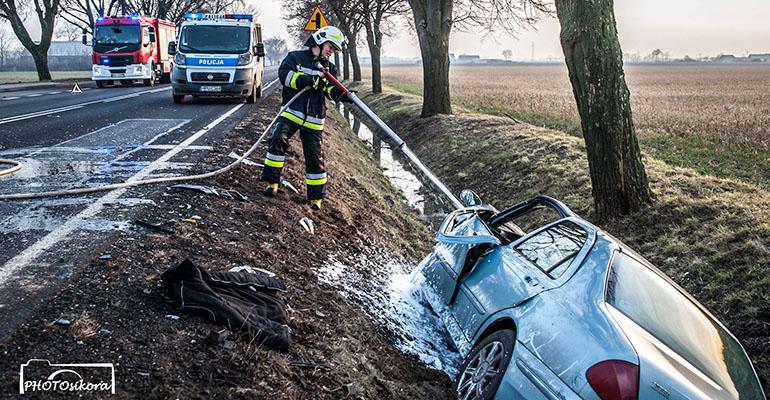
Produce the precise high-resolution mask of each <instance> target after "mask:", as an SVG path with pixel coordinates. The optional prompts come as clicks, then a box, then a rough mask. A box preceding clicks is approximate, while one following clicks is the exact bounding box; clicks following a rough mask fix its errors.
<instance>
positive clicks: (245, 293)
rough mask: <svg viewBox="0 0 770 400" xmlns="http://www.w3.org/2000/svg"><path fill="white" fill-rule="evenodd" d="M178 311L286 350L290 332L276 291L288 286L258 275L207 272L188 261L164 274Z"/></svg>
mask: <svg viewBox="0 0 770 400" xmlns="http://www.w3.org/2000/svg"><path fill="white" fill-rule="evenodd" d="M161 279H162V280H163V285H164V286H165V287H166V290H168V293H169V295H170V296H171V298H172V299H173V300H174V303H175V305H176V307H177V308H179V309H180V310H184V311H188V312H191V313H195V314H199V315H201V316H202V317H205V318H208V319H210V320H212V321H214V322H215V323H217V324H220V325H223V326H225V327H227V328H228V329H230V330H231V331H234V332H241V333H244V334H247V335H249V337H250V338H252V339H254V342H255V343H259V344H261V345H264V346H266V347H269V348H272V349H276V350H281V351H287V350H288V348H289V332H290V329H289V327H288V326H287V325H286V320H287V318H286V312H285V311H284V306H283V302H282V301H281V300H280V299H279V298H278V297H277V292H285V291H286V286H284V284H283V283H282V282H281V281H280V280H278V279H277V278H275V277H272V276H269V275H268V274H265V273H262V272H257V273H249V272H245V271H242V272H210V273H209V272H206V271H204V270H203V269H201V268H200V267H198V266H197V265H195V264H194V263H193V262H192V261H190V260H189V259H188V260H185V261H184V262H182V264H180V265H179V266H177V267H174V268H171V269H169V270H168V271H166V272H164V273H163V274H162V275H161Z"/></svg>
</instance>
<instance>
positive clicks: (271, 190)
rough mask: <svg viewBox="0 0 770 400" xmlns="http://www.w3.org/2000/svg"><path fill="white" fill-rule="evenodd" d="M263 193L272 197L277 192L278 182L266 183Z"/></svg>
mask: <svg viewBox="0 0 770 400" xmlns="http://www.w3.org/2000/svg"><path fill="white" fill-rule="evenodd" d="M263 193H264V194H265V195H266V196H270V197H274V196H275V195H276V194H278V184H277V183H269V184H267V187H266V188H265V191H264V192H263Z"/></svg>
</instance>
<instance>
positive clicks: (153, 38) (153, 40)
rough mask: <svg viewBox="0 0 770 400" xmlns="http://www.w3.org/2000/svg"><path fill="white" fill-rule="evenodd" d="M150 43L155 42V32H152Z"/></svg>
mask: <svg viewBox="0 0 770 400" xmlns="http://www.w3.org/2000/svg"><path fill="white" fill-rule="evenodd" d="M150 43H155V34H154V33H151V34H150Z"/></svg>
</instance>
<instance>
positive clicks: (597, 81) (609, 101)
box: [556, 0, 652, 221]
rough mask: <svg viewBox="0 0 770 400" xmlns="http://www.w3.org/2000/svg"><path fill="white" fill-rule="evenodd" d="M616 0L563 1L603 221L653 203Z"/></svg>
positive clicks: (569, 56)
mask: <svg viewBox="0 0 770 400" xmlns="http://www.w3.org/2000/svg"><path fill="white" fill-rule="evenodd" d="M613 7H614V6H613V0H594V1H587V0H557V1H556V11H557V15H558V18H559V22H560V24H561V45H562V49H563V51H564V57H565V59H566V62H567V69H568V70H569V77H570V81H571V82H572V91H573V93H574V95H575V100H576V101H577V106H578V111H579V113H580V121H581V127H582V129H583V137H584V139H585V143H586V152H587V153H588V167H589V173H590V175H591V184H592V187H593V197H594V206H595V208H596V217H597V219H598V220H599V221H606V220H607V219H609V218H612V217H614V216H618V215H623V214H629V213H631V212H634V211H637V210H639V209H640V208H641V207H642V206H643V205H645V204H649V203H651V202H652V193H651V191H650V187H649V183H648V182H647V174H646V173H645V170H644V164H642V157H641V152H640V150H639V143H638V141H637V138H636V133H635V132H634V125H633V120H632V118H631V103H630V94H629V91H628V86H627V85H626V80H625V75H624V72H623V58H622V51H621V48H620V42H619V41H618V33H617V28H616V23H615V14H614V10H613Z"/></svg>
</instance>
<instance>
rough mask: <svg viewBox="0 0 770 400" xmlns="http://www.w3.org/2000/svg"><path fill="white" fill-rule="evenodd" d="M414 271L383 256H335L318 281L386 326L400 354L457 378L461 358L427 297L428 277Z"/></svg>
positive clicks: (319, 275)
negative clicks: (349, 257)
mask: <svg viewBox="0 0 770 400" xmlns="http://www.w3.org/2000/svg"><path fill="white" fill-rule="evenodd" d="M409 269H410V267H409V266H407V265H406V263H404V262H402V261H399V260H396V259H393V258H391V257H389V256H387V255H384V254H378V253H375V254H373V255H364V254H359V255H358V256H356V257H355V258H354V259H347V260H345V259H338V258H337V257H330V259H329V260H328V262H327V263H326V264H325V265H324V266H323V267H321V268H320V269H319V270H318V279H319V281H321V282H323V283H326V284H329V285H332V286H334V287H335V288H337V290H338V291H339V292H340V294H342V296H343V297H345V298H346V299H347V300H349V301H351V302H353V303H355V304H357V305H358V306H360V307H361V309H362V310H363V311H364V313H366V314H367V315H368V316H369V317H370V318H372V319H373V320H374V321H376V322H377V323H378V324H380V325H381V326H383V327H384V328H385V329H386V330H387V331H388V332H389V333H390V334H392V335H393V339H394V342H395V345H396V348H398V349H399V350H400V351H402V352H404V353H407V354H412V355H414V356H416V357H417V358H419V360H420V361H421V362H422V363H423V364H425V365H427V366H429V367H431V368H434V369H438V370H441V371H443V372H444V373H446V374H447V375H448V376H449V377H450V378H454V377H455V375H456V374H457V368H458V367H459V365H460V362H461V361H462V360H461V356H460V354H459V353H458V352H457V350H456V349H455V348H454V346H453V345H452V342H451V340H450V338H449V335H448V333H447V331H446V329H445V328H444V324H443V323H442V321H441V318H440V317H439V316H438V315H436V314H435V313H434V312H433V311H432V310H431V309H430V308H429V307H428V303H427V301H426V300H425V299H424V298H423V292H422V289H421V288H422V284H423V281H424V279H425V278H424V277H423V275H422V273H420V271H419V270H417V269H414V270H413V271H411V272H409Z"/></svg>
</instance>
